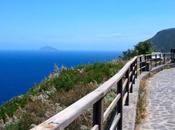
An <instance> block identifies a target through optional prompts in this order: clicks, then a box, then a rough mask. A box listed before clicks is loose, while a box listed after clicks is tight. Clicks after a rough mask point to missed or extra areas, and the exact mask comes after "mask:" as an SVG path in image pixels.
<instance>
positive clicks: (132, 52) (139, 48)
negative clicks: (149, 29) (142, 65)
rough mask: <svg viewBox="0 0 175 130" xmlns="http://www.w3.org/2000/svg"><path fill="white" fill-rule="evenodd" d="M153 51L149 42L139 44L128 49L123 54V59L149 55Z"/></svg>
mask: <svg viewBox="0 0 175 130" xmlns="http://www.w3.org/2000/svg"><path fill="white" fill-rule="evenodd" d="M153 51H154V48H153V45H152V43H151V42H150V41H144V42H139V43H138V44H137V45H135V47H134V49H128V50H127V51H124V52H123V56H122V58H123V59H130V58H132V57H134V56H136V55H141V54H149V53H151V52H153Z"/></svg>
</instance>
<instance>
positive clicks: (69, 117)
mask: <svg viewBox="0 0 175 130" xmlns="http://www.w3.org/2000/svg"><path fill="white" fill-rule="evenodd" d="M172 58H174V55H172V54H170V53H163V54H162V53H160V54H154V55H153V54H148V55H140V56H136V57H134V58H132V59H131V60H130V61H128V62H127V63H126V64H125V65H124V67H123V68H122V69H121V70H120V71H119V72H118V73H117V74H115V75H114V76H113V77H112V78H110V79H109V80H107V81H106V82H104V83H103V84H102V85H101V86H99V87H98V88H97V89H96V90H94V91H92V92H91V93H89V94H87V95H86V96H84V97H83V98H81V99H80V100H78V101H77V102H75V103H73V104H72V105H70V106H69V107H67V108H66V109H64V110H63V111H61V112H59V113H58V114H56V115H54V116H53V117H51V118H50V119H48V120H46V121H45V122H43V123H41V124H40V125H38V126H36V127H35V128H33V129H32V130H63V129H65V128H66V127H67V126H69V125H70V124H71V123H72V122H73V121H74V120H76V119H77V118H78V117H79V116H80V115H82V114H83V113H84V112H85V111H87V110H88V109H89V108H93V113H92V114H93V119H92V122H93V124H92V128H91V130H104V129H106V128H104V122H105V121H107V120H109V119H110V120H111V122H110V123H109V124H107V125H108V129H109V130H116V129H117V130H122V126H123V125H122V117H123V106H124V105H129V97H130V93H132V92H133V85H134V84H135V79H136V78H137V77H138V75H139V74H141V73H142V72H143V71H149V70H151V69H152V67H156V66H158V65H161V64H166V63H168V62H170V61H171V60H172ZM113 87H116V88H117V93H116V97H115V99H114V100H113V101H112V102H111V104H110V105H109V106H108V107H107V109H106V110H105V111H104V97H105V96H106V95H107V93H109V92H110V90H111V89H112V88H113ZM111 113H113V114H112V115H113V116H111Z"/></svg>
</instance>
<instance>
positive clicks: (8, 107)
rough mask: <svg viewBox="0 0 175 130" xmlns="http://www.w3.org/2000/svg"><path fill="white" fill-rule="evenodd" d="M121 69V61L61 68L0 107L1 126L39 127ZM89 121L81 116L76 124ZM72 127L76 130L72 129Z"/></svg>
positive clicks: (12, 129)
mask: <svg viewBox="0 0 175 130" xmlns="http://www.w3.org/2000/svg"><path fill="white" fill-rule="evenodd" d="M123 65H124V62H123V61H115V62H105V63H95V64H88V65H79V66H77V67H75V68H62V69H61V70H60V71H56V72H54V73H52V74H50V76H48V77H47V78H45V79H44V80H43V81H42V82H41V83H39V84H37V85H35V86H34V87H32V88H31V89H30V90H29V91H28V92H27V93H25V94H24V95H22V96H19V97H15V98H13V99H12V100H10V101H9V102H7V103H5V104H4V105H2V106H1V107H0V119H2V120H3V121H4V122H8V119H9V118H11V119H13V123H8V125H6V127H5V128H4V130H24V129H25V130H27V129H30V128H31V124H39V123H41V122H42V121H44V120H46V119H48V118H49V117H50V116H52V115H54V114H56V113H58V112H59V111H61V110H63V109H64V108H65V107H67V106H69V105H70V104H72V103H74V102H75V101H77V100H78V99H80V98H81V97H83V96H85V95H86V94H88V93H89V92H91V91H93V90H94V89H95V88H97V87H98V86H99V84H101V83H103V82H104V81H106V80H107V79H109V78H110V77H112V76H113V75H114V74H115V73H117V71H118V70H119V69H121V68H122V66H123ZM14 116H15V117H16V118H17V120H16V118H15V119H14ZM88 117H89V116H88ZM88 117H86V116H83V118H82V119H79V121H81V122H82V123H83V122H84V123H85V122H86V123H85V124H86V125H87V124H89V123H88V122H87V119H86V118H88ZM75 122H76V121H75ZM75 124H80V123H75ZM71 127H72V128H74V127H76V129H77V126H75V125H72V126H71Z"/></svg>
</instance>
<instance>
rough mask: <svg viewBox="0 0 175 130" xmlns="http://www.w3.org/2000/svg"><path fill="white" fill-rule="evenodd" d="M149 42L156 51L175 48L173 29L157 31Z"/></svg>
mask: <svg viewBox="0 0 175 130" xmlns="http://www.w3.org/2000/svg"><path fill="white" fill-rule="evenodd" d="M149 41H150V42H151V43H153V46H154V47H155V49H156V50H158V51H163V52H167V51H170V49H171V48H175V28H171V29H166V30H162V31H159V32H158V33H157V34H156V35H155V36H153V37H152V38H151V39H149Z"/></svg>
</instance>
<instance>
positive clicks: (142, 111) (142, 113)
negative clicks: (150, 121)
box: [136, 80, 147, 125]
mask: <svg viewBox="0 0 175 130" xmlns="http://www.w3.org/2000/svg"><path fill="white" fill-rule="evenodd" d="M146 96H147V83H146V80H141V81H140V88H139V95H138V103H137V112H136V125H138V124H140V123H141V122H142V120H143V119H144V118H145V117H146V105H147V103H146Z"/></svg>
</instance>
